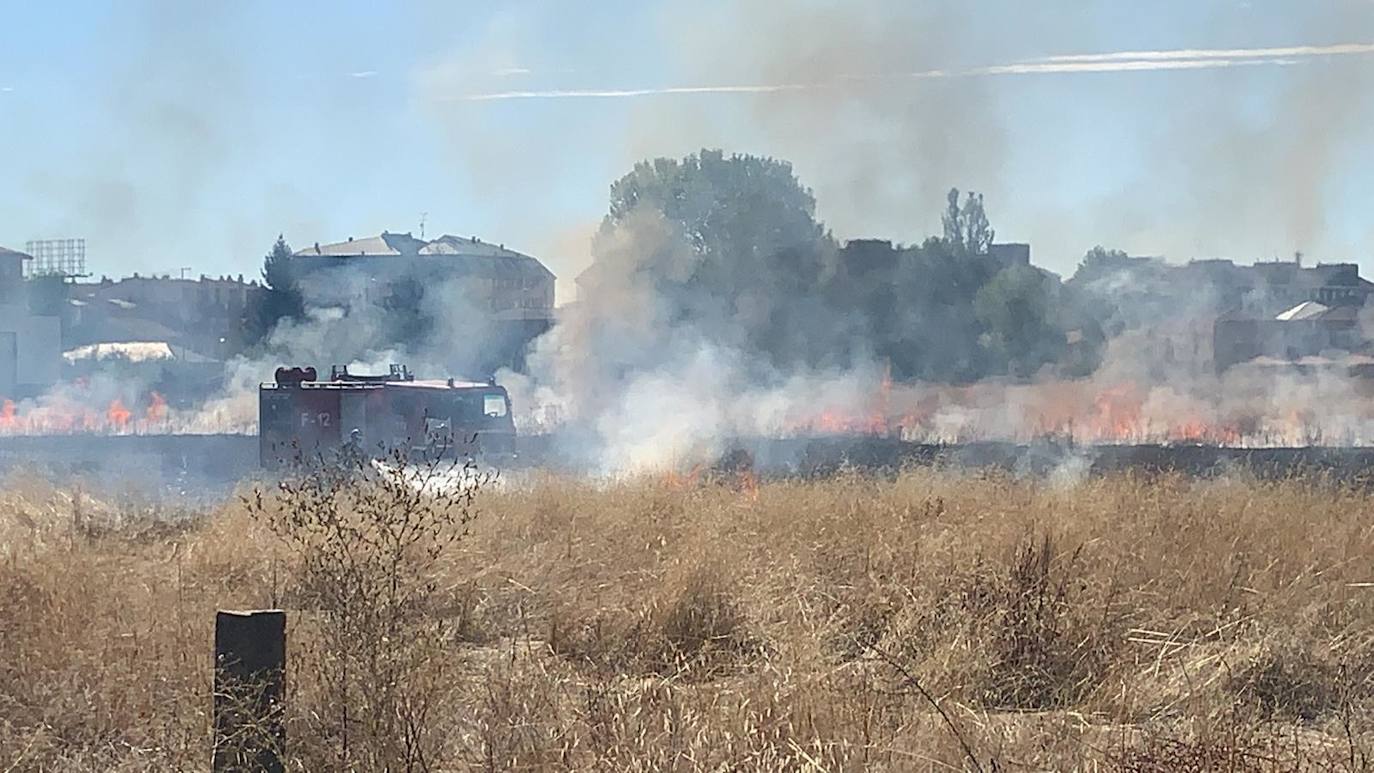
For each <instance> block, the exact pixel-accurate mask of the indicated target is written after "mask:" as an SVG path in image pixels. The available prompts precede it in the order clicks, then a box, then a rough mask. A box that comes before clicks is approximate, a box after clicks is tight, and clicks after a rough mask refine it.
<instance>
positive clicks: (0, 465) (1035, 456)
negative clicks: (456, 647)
mask: <svg viewBox="0 0 1374 773" xmlns="http://www.w3.org/2000/svg"><path fill="white" fill-rule="evenodd" d="M585 447H586V446H585V444H583V443H581V442H578V441H577V440H576V439H575V438H572V437H570V436H563V435H538V436H527V437H523V438H521V439H520V444H519V456H518V458H517V459H516V460H515V461H514V462H509V463H507V465H506V466H508V467H511V468H516V469H550V470H554V471H559V472H568V473H579V472H587V471H589V470H593V468H592V466H591V465H589V464H588V463H587V461H586V460H585V459H584V458H581V457H582V453H583V449H585ZM908 466H945V467H952V468H958V469H969V470H995V471H1000V472H1005V473H1009V474H1012V475H1018V476H1027V477H1050V478H1054V477H1064V478H1067V479H1073V478H1077V477H1081V476H1085V475H1088V476H1094V475H1104V474H1110V473H1118V472H1127V471H1131V472H1139V473H1143V474H1160V473H1171V472H1176V473H1182V474H1186V475H1195V476H1200V477H1210V476H1217V475H1224V474H1235V473H1244V474H1250V475H1254V476H1256V477H1259V478H1265V479H1274V478H1284V477H1291V476H1296V475H1311V474H1314V473H1315V474H1321V475H1327V476H1330V477H1332V478H1335V479H1338V480H1345V481H1352V482H1353V481H1363V480H1365V479H1367V478H1368V479H1374V447H1325V446H1313V447H1305V448H1232V447H1222V446H1210V445H1099V446H1081V445H1069V444H1064V443H1052V442H1045V443H1031V444H1018V443H997V442H978V443H960V444H951V445H941V444H929V443H911V442H905V441H901V440H896V439H892V438H880V437H865V436H845V437H815V438H757V437H756V438H739V439H737V440H735V441H733V442H731V443H728V444H726V445H725V446H724V448H723V452H722V453H721V455H720V457H719V459H718V461H717V463H716V464H715V465H714V469H716V470H719V471H722V472H738V471H742V470H745V469H748V470H752V471H753V472H756V473H758V474H760V475H764V476H768V477H821V476H825V475H830V474H834V473H835V472H837V471H839V470H842V469H845V468H852V469H857V470H862V471H866V472H876V473H884V472H895V471H897V470H900V469H902V468H903V467H908ZM12 470H32V471H34V472H37V473H40V474H44V475H49V476H53V477H59V478H68V477H81V478H83V479H88V480H92V481H93V482H99V483H104V484H107V485H108V484H117V485H120V486H125V487H132V486H139V487H147V488H158V489H163V490H166V491H168V492H169V493H182V494H195V493H204V494H206V495H214V494H217V493H219V494H222V493H227V492H228V491H231V490H232V489H233V488H234V486H236V485H237V484H239V483H240V482H242V481H245V480H249V479H252V478H256V477H259V476H260V475H262V471H261V470H260V468H259V465H258V439H257V437H256V436H252V435H118V436H103V435H66V436H27V437H0V472H3V471H12ZM593 471H594V470H593Z"/></svg>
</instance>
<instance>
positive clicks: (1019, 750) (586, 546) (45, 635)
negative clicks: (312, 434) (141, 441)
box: [0, 470, 1374, 771]
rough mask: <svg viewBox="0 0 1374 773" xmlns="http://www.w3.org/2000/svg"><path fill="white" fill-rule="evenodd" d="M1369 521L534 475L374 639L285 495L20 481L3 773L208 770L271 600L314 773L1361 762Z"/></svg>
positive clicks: (1123, 483)
mask: <svg viewBox="0 0 1374 773" xmlns="http://www.w3.org/2000/svg"><path fill="white" fill-rule="evenodd" d="M1371 505H1374V497H1372V496H1371V495H1370V494H1369V493H1365V492H1361V491H1358V490H1355V489H1353V488H1343V487H1339V486H1336V485H1333V484H1327V483H1323V482H1321V481H1316V480H1301V479H1298V480H1292V481H1287V482H1281V483H1262V482H1256V481H1246V480H1240V479H1232V480H1222V481H1211V482H1203V481H1196V480H1189V479H1184V478H1165V479H1150V480H1147V479H1137V478H1130V477H1116V478H1109V479H1102V480H1093V481H1088V482H1085V483H1081V484H1078V485H1074V486H1062V487H1057V486H1049V485H1045V484H1036V483H1031V482H1020V481H1015V480H1011V479H1007V478H1002V477H983V476H971V475H960V474H955V473H950V472H937V471H929V470H913V471H909V472H906V473H904V474H902V475H900V476H897V477H896V478H895V479H894V478H886V479H878V478H870V477H865V476H862V475H857V474H854V475H840V476H837V477H834V478H831V479H828V480H823V481H809V482H800V481H798V482H769V483H764V484H762V485H759V486H754V485H751V484H749V482H748V481H745V482H743V483H741V482H738V481H731V480H725V481H683V480H677V479H669V480H641V481H638V482H629V483H620V484H610V485H593V484H591V483H588V482H582V481H576V480H568V479H559V478H548V479H536V480H532V481H528V482H523V481H522V482H521V484H520V485H506V486H503V487H493V488H489V489H487V490H485V491H483V492H481V493H480V494H479V495H478V497H477V499H476V502H475V505H474V510H473V515H474V516H475V517H474V519H473V520H472V521H471V523H470V524H469V529H470V533H469V534H468V535H467V536H465V537H463V538H462V539H460V540H457V541H455V542H448V541H446V539H444V540H442V546H443V547H444V549H443V550H438V549H435V550H430V548H431V547H434V546H436V545H441V541H438V540H440V537H444V538H446V537H448V536H452V535H451V534H447V535H439V534H438V532H436V533H435V534H432V535H430V536H429V537H427V538H426V539H425V540H424V541H422V542H423V544H421V545H419V548H422V549H421V550H420V552H418V553H407V554H406V555H407V556H408V557H410V558H413V559H414V560H415V561H416V563H415V564H414V565H413V566H409V567H402V568H396V567H393V569H395V571H396V572H398V573H399V576H400V578H401V579H400V582H401V583H402V584H403V585H405V587H408V588H410V591H409V595H407V596H405V597H404V599H403V602H402V603H401V606H400V607H397V608H394V609H393V608H387V607H385V604H382V603H381V602H377V603H373V602H368V601H366V600H364V601H361V602H357V603H359V604H363V605H364V606H366V605H367V604H369V603H372V606H371V607H368V608H369V609H373V608H375V609H378V610H382V612H379V613H378V614H382V613H387V614H393V616H392V617H390V618H386V619H387V620H390V621H391V622H392V623H395V627H392V628H387V629H386V630H387V631H390V634H389V635H382V634H378V635H376V636H372V635H370V634H369V633H367V631H366V630H365V629H361V628H360V629H357V630H359V631H362V633H357V632H356V631H355V629H353V628H347V629H344V628H340V627H339V626H340V625H343V623H340V622H339V621H340V620H341V619H343V618H340V617H339V615H338V614H337V613H338V611H339V610H338V609H337V608H331V607H328V604H329V603H332V602H330V601H329V600H330V599H335V601H337V599H338V598H339V597H341V595H342V596H346V595H347V594H341V593H339V592H336V591H338V589H337V588H333V589H324V590H322V589H321V588H319V587H314V588H313V590H312V587H311V577H312V576H313V577H314V579H315V580H319V578H320V576H322V575H320V574H319V573H318V572H316V574H315V575H310V567H311V566H314V567H315V568H316V569H317V570H318V569H319V563H318V561H317V560H316V559H319V556H320V553H319V552H318V551H319V550H322V549H323V548H322V547H321V545H322V543H320V542H318V541H316V542H312V541H311V539H312V538H309V537H301V536H300V533H299V532H297V533H296V537H297V538H298V539H297V544H296V545H295V546H294V547H293V546H292V545H291V544H290V540H289V539H284V538H283V537H282V532H281V531H280V529H277V530H274V529H273V527H272V521H271V518H270V517H266V516H264V515H263V513H265V512H266V513H271V512H276V513H278V514H280V510H279V509H278V510H274V509H273V508H276V507H277V502H276V501H275V500H273V499H272V498H271V497H269V498H268V499H267V500H266V501H265V502H264V503H263V504H262V505H260V506H259V505H254V504H252V503H251V502H250V503H247V504H245V503H244V502H239V501H235V502H230V503H226V504H225V505H223V506H222V507H220V508H218V509H215V510H213V511H210V512H173V511H169V510H167V509H166V508H165V507H155V506H150V505H147V504H141V503H140V502H138V501H137V500H134V499H131V498H128V497H116V496H108V497H105V496H102V495H100V494H98V493H97V494H93V493H91V492H80V491H77V490H73V489H69V488H66V487H61V486H57V487H55V486H52V485H50V484H45V483H42V482H40V481H37V480H35V479H18V480H11V481H9V482H8V483H7V485H6V486H5V487H4V489H3V494H0V771H26V770H73V771H97V770H99V771H105V770H114V771H133V770H178V769H181V770H190V769H202V770H203V769H207V768H208V758H209V744H210V741H209V736H210V719H209V715H210V703H211V696H210V693H211V661H212V657H211V639H212V629H213V618H214V613H215V610H216V609H218V608H247V607H264V606H269V605H273V604H279V605H281V606H282V607H284V608H286V609H287V610H288V614H289V615H290V622H289V626H290V653H291V654H290V657H291V666H290V677H289V686H288V690H289V707H288V711H289V717H288V728H289V730H288V733H289V748H288V756H289V758H290V765H291V768H292V769H304V770H330V769H346V768H347V769H356V770H380V769H390V770H407V769H409V770H467V769H476V770H497V769H499V770H506V769H520V770H564V769H576V770H642V771H653V770H684V771H685V770H761V771H762V770H767V771H774V770H824V771H857V770H983V771H992V770H1123V771H1174V770H1180V771H1202V770H1275V771H1280V770H1282V771H1287V770H1332V769H1335V770H1363V769H1366V768H1367V767H1369V766H1370V764H1371V763H1370V760H1371V759H1374V757H1372V756H1371V755H1374V724H1372V723H1371V721H1372V720H1374V585H1371V583H1374V507H1371ZM395 506H396V507H407V506H411V505H407V504H405V503H404V502H401V503H398V504H396V505H395ZM253 509H256V512H257V514H256V515H254V514H252V513H250V512H249V511H250V510H253ZM445 523H447V522H445ZM447 528H458V526H456V525H449V526H447ZM302 546H304V547H302ZM312 550H315V551H316V552H315V553H313V554H312V553H311V552H310V551H312ZM430 557H433V558H434V560H430ZM307 559H309V560H307ZM310 560H316V562H315V563H314V564H311V563H310ZM345 576H351V575H344V574H340V575H338V577H345ZM336 580H337V582H340V583H342V582H346V580H344V579H338V578H337V577H336ZM369 582H370V581H369ZM317 584H318V583H317ZM386 587H392V588H393V590H394V584H393V585H392V586H386V585H385V583H382V584H374V585H368V586H366V588H373V589H374V590H375V589H377V588H383V589H384V588H386ZM366 588H364V595H365V593H366V592H367V590H366ZM377 592H378V593H383V591H380V590H379V591H377ZM331 593H333V595H331ZM388 598H389V597H388ZM350 603H352V602H350ZM331 609H333V612H334V613H335V614H333V616H331V614H330V610H331ZM388 610H389V612H388ZM398 610H399V611H398ZM383 616H385V615H383ZM368 619H372V618H368ZM378 619H380V618H378ZM396 621H399V622H396ZM348 624H349V625H356V621H354V622H352V623H348ZM390 624H391V623H388V625H390ZM331 626H333V627H332V628H331ZM350 632H351V633H350ZM340 645H342V649H341V648H340ZM378 650H380V651H378ZM341 653H342V654H341ZM354 657H358V658H370V659H371V660H370V661H369V662H371V663H372V664H373V668H371V669H364V670H365V671H366V673H364V674H363V676H362V677H359V676H358V675H357V674H356V673H355V674H354V675H352V676H345V677H343V679H344V680H345V681H346V680H348V679H352V680H354V681H353V682H349V683H347V684H345V683H344V682H343V681H340V677H339V676H338V674H339V669H338V668H331V662H332V663H333V664H334V665H335V666H337V665H338V663H339V662H343V661H331V660H330V658H354ZM348 662H353V661H348ZM379 663H380V664H381V665H380V666H378V665H377V664H379ZM379 674H384V676H380V677H379V676H378V675H379ZM360 679H361V681H359V680H360ZM369 679H370V680H371V681H368V680H369ZM342 704H348V706H349V707H351V712H352V713H351V714H350V715H348V716H349V717H351V718H345V716H344V714H343V713H342V709H343V705H342ZM345 746H347V750H346V751H345V750H344V748H343V747H345Z"/></svg>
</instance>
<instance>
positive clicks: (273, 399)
mask: <svg viewBox="0 0 1374 773" xmlns="http://www.w3.org/2000/svg"><path fill="white" fill-rule="evenodd" d="M258 434H259V458H260V459H261V462H262V465H263V466H264V467H269V468H273V467H278V466H280V465H282V464H284V463H287V462H290V461H292V460H295V459H301V458H306V459H309V458H319V457H320V456H322V455H323V456H327V455H329V454H331V453H337V452H338V451H339V450H340V449H342V448H344V447H345V446H353V447H355V448H356V450H358V451H359V452H362V453H376V452H379V451H382V450H386V451H391V450H394V449H398V448H400V449H404V450H405V451H406V452H407V453H411V454H415V453H421V454H431V453H434V452H444V453H454V454H459V455H468V456H473V457H478V456H480V457H483V458H485V459H488V460H491V461H500V460H503V459H508V458H510V457H513V456H514V452H515V422H514V420H513V419H512V418H511V405H510V396H509V395H508V394H507V393H506V390H505V388H504V387H502V386H499V385H497V383H496V381H495V380H494V379H493V380H490V381H486V382H477V381H459V380H455V379H452V378H450V379H444V380H429V381H426V380H416V378H415V377H414V375H412V374H411V373H410V370H409V369H408V368H406V367H404V366H400V365H392V366H391V370H390V372H389V373H387V374H384V375H358V374H354V373H349V372H348V368H347V367H339V366H335V367H333V368H331V369H330V374H329V379H328V380H327V381H322V380H319V378H318V375H317V373H316V371H315V369H314V368H312V367H307V368H296V367H292V368H287V367H282V368H277V372H276V378H275V380H274V381H272V382H271V383H265V384H262V385H260V386H259V388H258Z"/></svg>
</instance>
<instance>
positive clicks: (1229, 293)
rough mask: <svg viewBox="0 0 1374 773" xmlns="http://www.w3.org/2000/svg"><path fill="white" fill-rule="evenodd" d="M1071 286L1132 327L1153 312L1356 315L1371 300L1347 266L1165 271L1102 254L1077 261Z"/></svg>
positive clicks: (1206, 264) (1199, 265)
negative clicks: (1115, 309) (1303, 306)
mask: <svg viewBox="0 0 1374 773" xmlns="http://www.w3.org/2000/svg"><path fill="white" fill-rule="evenodd" d="M1071 281H1072V283H1073V284H1075V285H1077V286H1080V287H1085V288H1087V289H1090V290H1096V291H1098V293H1099V294H1101V295H1105V296H1109V297H1110V298H1111V299H1112V300H1114V301H1116V302H1117V303H1118V305H1120V306H1122V307H1124V309H1125V310H1126V311H1127V312H1128V314H1127V316H1129V317H1130V318H1131V319H1130V320H1129V321H1130V322H1132V323H1136V324H1140V323H1148V322H1150V321H1151V319H1152V318H1155V317H1156V316H1157V314H1156V312H1165V313H1166V315H1167V317H1170V318H1172V317H1176V316H1177V314H1178V313H1180V312H1183V311H1186V312H1187V313H1189V314H1192V315H1195V316H1207V315H1211V316H1215V315H1218V314H1226V313H1230V312H1244V313H1246V314H1250V315H1255V316H1261V317H1272V316H1275V315H1277V314H1279V313H1280V312H1282V311H1284V310H1286V309H1290V308H1292V307H1293V306H1296V305H1298V304H1300V303H1303V302H1305V301H1315V302H1317V303H1320V304H1323V305H1325V306H1329V307H1336V306H1356V307H1359V306H1363V305H1364V302H1365V300H1366V299H1367V298H1368V297H1369V295H1370V294H1371V293H1374V282H1370V281H1369V280H1367V279H1364V278H1362V277H1361V276H1360V270H1359V266H1358V265H1357V264H1355V263H1319V264H1317V265H1315V266H1304V265H1303V264H1302V263H1301V262H1300V261H1299V260H1291V261H1270V262H1260V263H1255V264H1253V265H1248V266H1246V265H1239V264H1237V263H1235V262H1234V261H1232V260H1226V259H1215V258H1211V259H1203V260H1191V261H1189V262H1187V263H1183V264H1173V263H1167V262H1165V261H1164V260H1163V259H1162V258H1154V257H1131V256H1127V255H1122V254H1119V253H1118V254H1113V253H1105V254H1102V255H1098V256H1095V257H1094V258H1093V259H1092V260H1091V261H1085V262H1084V264H1083V265H1082V266H1080V267H1079V270H1078V273H1076V274H1075V275H1074V278H1073V280H1071Z"/></svg>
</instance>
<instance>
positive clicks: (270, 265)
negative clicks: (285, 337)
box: [247, 234, 305, 343]
mask: <svg viewBox="0 0 1374 773" xmlns="http://www.w3.org/2000/svg"><path fill="white" fill-rule="evenodd" d="M291 260H292V258H291V246H290V245H289V244H287V243H286V239H285V238H284V237H283V236H282V235H281V234H278V235H277V241H276V243H275V244H273V245H272V251H271V252H269V253H267V255H266V256H265V257H264V258H263V259H262V282H263V291H262V292H261V293H260V294H259V295H258V298H257V305H256V307H252V308H250V309H249V318H248V320H247V321H248V327H249V330H250V331H251V335H250V336H249V338H250V339H251V340H252V341H253V342H254V343H261V342H262V341H264V340H266V339H267V336H269V335H270V334H271V333H272V329H273V328H275V327H276V326H277V323H279V322H281V321H282V320H283V319H300V318H301V317H303V316H304V315H305V299H304V297H303V296H302V295H301V290H300V285H299V284H298V283H297V280H296V275H295V270H294V267H293V266H292V264H291Z"/></svg>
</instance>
